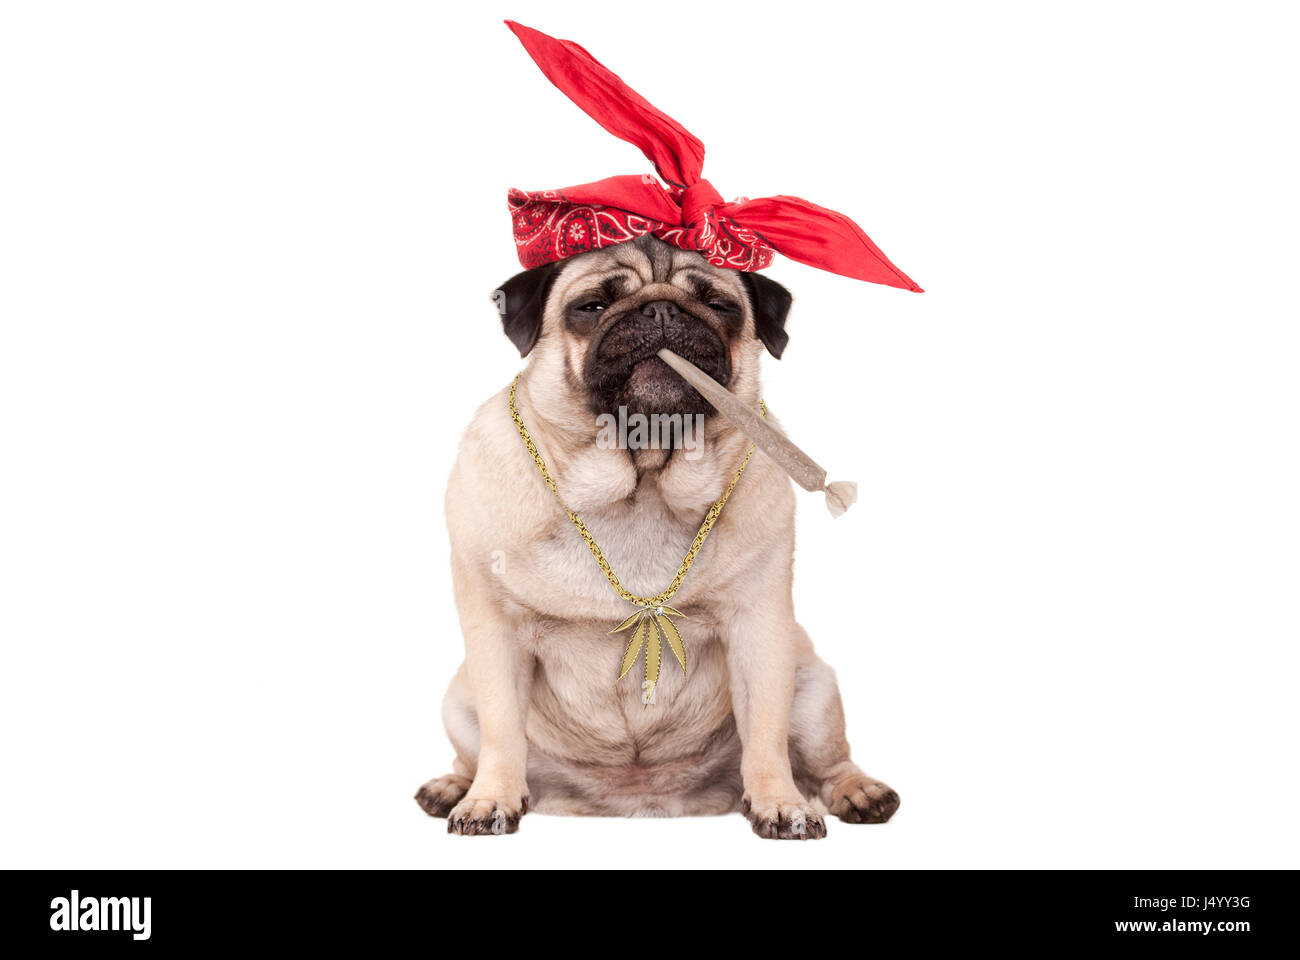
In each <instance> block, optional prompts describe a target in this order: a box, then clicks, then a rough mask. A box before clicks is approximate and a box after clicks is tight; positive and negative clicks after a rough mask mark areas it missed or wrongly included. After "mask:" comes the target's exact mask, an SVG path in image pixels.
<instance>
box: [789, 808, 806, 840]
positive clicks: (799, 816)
mask: <svg viewBox="0 0 1300 960" xmlns="http://www.w3.org/2000/svg"><path fill="white" fill-rule="evenodd" d="M790 832H791V833H792V834H794V835H795V836H796V837H806V836H807V835H808V820H807V818H805V817H804V814H803V811H802V810H800V811H799V812H798V813H796V814H795V815H794V816H792V817H791V818H790Z"/></svg>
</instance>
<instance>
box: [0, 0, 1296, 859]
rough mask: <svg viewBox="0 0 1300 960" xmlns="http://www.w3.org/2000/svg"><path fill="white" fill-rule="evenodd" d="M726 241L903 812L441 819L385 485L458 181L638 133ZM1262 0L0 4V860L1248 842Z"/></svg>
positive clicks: (596, 166) (1268, 194) (1269, 55)
mask: <svg viewBox="0 0 1300 960" xmlns="http://www.w3.org/2000/svg"><path fill="white" fill-rule="evenodd" d="M503 16H513V17H515V18H518V19H520V20H522V21H523V22H525V23H529V24H530V25H534V26H537V27H538V28H540V29H543V30H546V31H547V32H550V33H553V34H555V35H558V36H563V37H569V38H572V39H575V40H577V41H579V42H580V43H582V44H583V45H584V46H586V47H587V48H588V49H590V50H591V51H592V52H593V53H594V54H595V55H596V56H597V57H599V58H601V59H602V60H604V61H605V62H606V63H608V64H609V65H610V66H611V67H612V68H613V69H614V70H616V71H617V72H619V73H620V74H621V75H622V76H623V77H624V79H626V80H627V81H628V82H629V83H630V84H631V85H632V86H633V87H635V88H636V89H638V90H640V91H641V92H643V93H644V94H645V95H646V96H647V97H649V98H650V99H651V100H652V101H653V102H655V103H656V104H657V105H659V106H661V107H662V108H663V109H665V110H666V111H667V112H669V113H671V114H672V115H673V116H674V117H676V118H677V119H679V120H680V121H681V122H682V123H683V124H685V125H686V126H687V127H688V128H689V129H691V130H692V131H693V132H695V133H696V134H698V135H699V136H700V137H701V139H703V140H704V142H705V143H706V144H707V146H708V149H709V158H708V160H707V162H706V164H705V174H706V176H708V177H709V178H710V179H711V180H712V181H713V183H714V184H715V185H716V186H717V187H718V189H719V190H720V191H721V192H722V193H723V194H724V195H726V196H728V197H730V196H734V195H737V194H742V193H743V194H745V195H748V196H762V195H766V194H770V193H795V194H799V195H803V196H806V197H808V198H809V199H812V200H814V201H816V202H819V203H822V204H824V205H827V206H831V207H834V208H837V209H840V210H843V211H845V212H847V213H849V214H850V215H851V216H853V217H854V218H855V219H857V220H858V221H859V222H860V223H861V224H863V226H864V227H865V228H866V230H867V231H868V232H869V233H870V234H871V235H872V237H873V238H874V239H875V240H876V241H877V242H878V243H879V244H880V245H881V246H882V248H883V249H884V250H885V251H886V252H887V253H888V254H889V256H890V257H891V258H893V259H894V260H895V261H896V262H897V263H898V264H899V266H900V267H902V269H904V270H905V271H907V272H908V273H909V274H911V275H912V276H913V277H914V278H915V279H916V280H917V281H918V282H919V283H920V284H921V285H922V286H924V287H925V288H926V289H927V291H928V292H927V293H925V294H924V295H914V294H908V293H904V292H901V291H897V290H893V289H888V288H884V287H878V286H871V285H868V284H863V283H858V282H856V281H851V280H847V279H844V278H840V277H835V276H831V275H828V274H821V273H818V272H817V271H815V270H812V269H810V268H805V267H802V266H800V265H798V264H794V263H792V262H790V261H780V262H778V263H777V264H776V265H775V266H774V267H773V268H772V270H771V272H770V275H771V276H773V277H774V278H776V279H778V280H780V281H781V282H783V283H785V284H786V285H788V286H789V287H791V288H792V289H793V291H794V292H795V294H796V297H797V301H796V306H795V310H794V313H793V315H792V317H791V320H790V324H789V329H790V332H791V345H790V348H789V350H788V351H787V352H786V355H785V358H784V359H783V360H782V361H780V362H779V363H777V362H775V361H769V363H768V366H767V370H766V380H767V386H766V396H767V399H768V402H769V403H770V404H771V406H772V408H773V409H774V410H775V411H777V412H778V413H779V415H780V416H781V418H782V421H783V422H784V423H785V424H786V425H787V427H788V428H789V430H790V431H791V434H792V436H793V437H794V438H795V439H796V441H797V442H799V443H800V444H801V445H802V446H804V447H805V448H806V449H808V450H809V451H811V452H812V453H813V454H814V455H815V456H817V457H818V458H819V459H821V460H822V461H823V462H825V463H827V464H828V465H830V466H831V467H832V475H833V476H836V477H843V478H855V479H857V480H859V481H860V482H861V484H862V493H863V496H862V501H861V503H860V505H859V506H858V507H857V508H856V509H855V510H854V511H853V512H851V513H850V514H849V515H848V516H847V517H846V518H844V519H843V520H841V521H838V522H834V523H833V522H832V521H831V520H830V519H829V517H828V516H827V514H826V512H825V510H824V509H823V508H822V506H821V505H820V503H819V502H817V499H816V498H811V497H809V498H806V499H804V500H803V501H802V503H801V507H802V509H801V514H800V520H799V551H798V563H797V565H796V591H797V593H796V603H797V607H798V613H799V616H800V619H801V620H802V622H803V623H804V624H805V625H806V626H807V627H808V629H809V631H810V632H811V634H812V636H813V638H814V641H815V643H816V644H817V646H818V649H819V651H820V652H821V654H822V656H823V657H824V658H825V659H826V660H828V661H829V662H830V663H831V664H832V665H834V666H835V667H836V668H837V670H838V674H839V678H840V683H841V686H842V689H843V693H844V699H845V701H846V707H847V710H848V714H849V733H850V739H851V741H852V742H853V745H854V748H855V754H856V756H857V758H858V760H859V762H860V763H861V764H862V765H863V766H864V767H866V768H867V769H868V771H870V772H871V773H873V774H875V775H877V776H880V777H881V778H883V779H886V780H888V781H889V782H890V783H891V784H893V785H894V786H895V787H897V788H898V790H899V791H900V793H901V794H902V797H903V807H902V809H901V811H900V812H899V814H898V816H897V817H896V819H895V820H894V822H893V823H891V824H889V825H888V826H885V827H863V826H851V825H847V824H841V823H839V822H838V821H832V822H831V824H830V835H829V837H828V838H827V839H826V840H824V841H822V842H820V843H805V844H775V843H771V842H764V841H760V840H758V839H757V838H755V837H754V836H752V835H751V834H750V831H749V828H748V825H747V824H746V823H745V821H744V820H743V819H742V818H741V817H740V816H739V815H736V816H731V817H725V818H713V819H698V820H677V821H642V820H637V821H623V820H571V819H560V818H548V817H542V816H530V817H529V818H527V819H526V820H524V822H523V824H522V827H521V832H520V833H519V834H518V835H517V836H515V837H512V838H492V839H465V838H457V837H449V836H447V835H446V834H445V832H444V829H445V825H444V823H443V822H442V821H434V820H430V819H428V818H426V817H425V816H424V815H423V814H422V813H421V812H420V810H419V809H418V808H417V807H416V805H415V804H414V802H412V800H411V796H412V794H413V793H414V791H415V788H416V787H417V786H418V785H419V784H420V783H421V782H422V781H424V780H425V779H426V778H428V777H430V776H433V775H435V774H439V773H443V772H446V771H447V770H448V769H449V764H450V760H451V749H450V746H449V745H448V743H447V742H446V739H445V736H444V734H443V732H442V729H441V724H440V721H439V719H438V704H439V701H440V699H441V696H442V693H443V690H444V689H445V686H446V684H447V682H448V680H449V679H450V677H451V675H452V673H453V671H454V670H455V668H456V665H457V663H458V661H459V659H460V657H461V652H462V641H461V638H460V636H459V633H458V630H457V627H456V620H455V614H454V609H453V605H452V600H451V591H450V585H449V576H448V570H447V566H448V565H447V554H448V546H447V541H446V536H445V532H444V528H443V521H442V512H441V498H442V493H443V487H444V481H445V477H446V475H447V473H448V471H449V469H450V467H451V463H452V460H453V456H454V451H455V445H456V442H457V439H458V436H459V434H460V431H461V430H462V429H463V427H464V425H465V424H466V423H467V422H468V420H469V418H470V416H471V413H472V412H473V410H474V409H475V407H476V406H477V405H478V404H479V403H480V402H481V401H482V400H483V399H485V398H486V397H488V396H489V395H491V394H492V393H493V392H494V391H496V390H498V389H499V388H500V387H501V386H502V385H503V384H504V383H505V382H506V381H507V379H508V378H509V377H510V376H511V375H512V374H513V373H514V371H515V370H516V369H517V367H518V365H519V361H518V357H517V355H516V354H515V353H514V351H513V348H512V347H511V346H510V344H509V343H508V342H507V341H506V339H505V338H504V337H503V336H502V335H501V333H500V330H499V325H498V320H497V317H496V314H495V312H494V309H493V307H492V304H491V302H490V301H489V299H488V294H489V292H490V291H491V290H492V289H493V288H494V287H495V286H496V285H497V284H498V283H499V282H500V281H501V280H503V279H504V278H505V277H507V276H509V275H510V274H512V273H514V272H515V271H516V270H517V263H516V261H515V259H514V252H513V244H512V241H511V237H510V231H509V217H508V215H507V213H506V209H505V193H506V189H507V188H508V187H510V186H520V187H524V188H530V189H540V188H551V187H563V186H568V185H570V184H575V183H582V182H586V181H590V180H594V179H598V178H600V177H604V176H609V175H613V174H619V173H641V172H646V171H648V170H649V165H648V164H647V162H646V161H645V160H644V159H643V158H642V157H641V156H640V154H639V153H637V151H636V150H635V149H634V148H632V147H630V146H628V145H626V144H624V143H621V142H620V141H616V140H614V139H613V138H611V137H610V136H608V135H606V134H605V133H604V132H603V131H601V130H600V129H599V128H598V127H597V126H596V125H595V124H594V123H593V122H592V121H591V120H589V119H588V118H586V117H585V116H584V115H582V114H581V113H580V112H579V111H578V109H577V108H576V107H574V106H573V105H572V104H570V103H569V102H568V101H567V100H566V99H564V97H563V96H562V95H561V94H559V93H558V92H557V91H555V90H554V89H553V88H552V87H551V86H550V85H549V84H548V83H547V82H546V81H545V80H544V79H543V77H542V76H541V74H540V73H539V72H538V70H537V68H536V67H535V66H534V65H533V63H532V62H531V60H530V59H529V58H528V57H527V55H526V54H525V53H524V51H523V49H522V48H521V47H520V46H519V44H518V42H517V41H516V40H515V39H514V38H513V37H512V36H511V35H510V34H509V32H508V31H507V30H506V28H505V27H504V26H502V25H501V23H500V20H501V18H502V17H503ZM1294 28H1295V23H1294V22H1291V20H1290V13H1289V12H1288V11H1287V8H1286V5H1283V4H1277V5H1272V4H1265V3H1250V4H1226V3H1224V4H1218V5H1213V4H1197V3H1169V4H1159V3H1104V2H1091V3H1087V4H1040V3H1014V4H1013V3H992V4H965V3H951V4H940V3H915V4H900V3H896V2H890V3H859V4H852V5H850V4H834V5H830V4H827V5H819V4H815V3H800V4H797V5H790V4H772V5H763V4H760V3H748V4H744V5H738V4H727V5H722V4H713V5H705V4H694V5H691V6H690V9H689V12H685V13H683V12H682V11H681V9H680V8H678V7H675V6H673V5H663V6H654V5H649V6H647V5H643V4H617V3H609V2H607V0H605V2H600V3H591V4H576V3H571V4H560V3H549V4H545V5H542V4H525V3H523V2H515V3H512V4H510V5H508V6H503V5H500V4H496V3H484V4H473V5H449V4H445V3H359V2H358V3H318V2H317V3H238V2H223V3H161V2H160V3H114V4H100V3H56V2H51V3H43V4H7V5H5V6H4V7H3V13H2V14H0V137H3V140H4V145H3V150H0V203H2V208H0V319H2V321H3V327H2V328H0V329H2V332H0V338H2V339H0V457H3V471H2V472H0V487H2V491H0V493H2V497H0V636H2V637H3V645H4V647H3V661H2V662H0V721H2V723H3V731H2V734H0V736H2V737H3V741H2V743H0V780H2V781H3V786H2V787H0V864H2V865H3V866H7V867H146V866H148V867H234V866H408V867H409V866H429V867H448V866H454V867H474V866H507V865H510V866H591V865H606V864H609V865H619V864H623V865H652V866H674V865H680V866H688V867H690V866H725V865H732V866H750V867H759V866H816V867H1297V866H1300V857H1298V856H1297V854H1300V843H1298V842H1297V822H1298V820H1297V817H1296V814H1295V802H1296V801H1295V798H1296V795H1297V790H1298V789H1300V783H1298V782H1297V773H1296V763H1295V752H1296V737H1295V734H1296V720H1297V716H1296V705H1295V702H1296V701H1295V687H1296V677H1297V666H1298V665H1300V664H1298V662H1297V661H1298V658H1297V653H1296V641H1297V633H1298V631H1297V624H1298V621H1300V604H1298V603H1297V589H1296V588H1297V576H1298V574H1300V556H1298V547H1297V544H1298V543H1300V507H1298V505H1297V501H1298V498H1297V491H1300V456H1298V453H1297V442H1296V441H1297V435H1296V433H1297V431H1296V427H1297V412H1298V410H1300V395H1298V394H1300V389H1298V388H1297V377H1296V370H1297V361H1298V360H1300V357H1298V356H1297V352H1298V351H1297V347H1298V346H1300V334H1298V333H1297V325H1296V324H1297V319H1298V316H1297V314H1298V312H1300V311H1297V296H1296V286H1295V279H1294V278H1295V269H1296V262H1297V252H1298V251H1297V240H1296V236H1297V223H1298V222H1300V220H1298V217H1297V214H1298V213H1300V210H1298V209H1297V207H1298V206H1300V204H1297V186H1296V183H1297V178H1296V176H1295V171H1296V170H1297V169H1300V157H1298V156H1297V147H1296V136H1295V104H1294V95H1295V91H1296V89H1297V81H1298V80H1300V77H1297V66H1296V63H1297V61H1296V57H1295V49H1294V37H1295V29H1294Z"/></svg>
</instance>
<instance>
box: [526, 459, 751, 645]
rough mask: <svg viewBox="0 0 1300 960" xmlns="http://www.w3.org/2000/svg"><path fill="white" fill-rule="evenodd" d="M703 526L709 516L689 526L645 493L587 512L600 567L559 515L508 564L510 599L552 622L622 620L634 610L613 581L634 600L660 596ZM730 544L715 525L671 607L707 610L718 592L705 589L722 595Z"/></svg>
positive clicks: (640, 491)
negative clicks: (721, 576) (701, 606)
mask: <svg viewBox="0 0 1300 960" xmlns="http://www.w3.org/2000/svg"><path fill="white" fill-rule="evenodd" d="M703 519H704V513H703V511H702V512H701V514H700V516H699V517H691V518H685V517H683V516H681V515H680V514H677V513H674V511H672V510H670V509H669V508H668V506H667V504H666V503H665V502H664V501H663V499H662V498H661V497H660V496H659V495H658V494H657V493H656V492H655V491H653V490H648V489H645V485H642V486H641V487H638V490H637V492H636V493H635V494H634V495H633V496H632V497H629V498H626V499H624V500H620V501H617V502H615V503H610V504H606V505H603V506H601V507H599V508H594V509H593V508H588V509H586V510H584V511H583V513H582V520H583V522H584V523H585V525H586V528H587V531H588V532H589V534H590V535H591V538H592V541H593V542H594V543H595V544H596V545H597V547H598V548H599V551H600V554H601V557H603V559H604V566H603V567H602V565H601V562H600V559H598V558H597V556H596V555H595V554H594V552H593V551H592V550H591V548H590V546H589V545H588V543H587V542H586V540H585V539H584V538H583V537H582V535H581V533H580V532H579V531H578V529H577V528H576V527H575V526H574V525H573V524H572V523H571V522H570V521H569V519H568V518H567V516H565V515H564V514H563V513H560V512H558V511H557V513H556V518H555V521H554V522H553V523H551V524H549V525H548V526H547V527H546V529H545V533H544V535H542V536H540V537H538V538H536V539H534V540H532V541H531V542H529V543H525V544H520V545H519V546H518V547H517V549H516V550H515V551H513V557H511V556H507V564H508V565H510V566H511V567H512V569H513V575H512V576H511V577H510V580H509V589H510V592H511V593H512V594H514V595H515V596H516V598H517V599H518V600H519V601H520V602H521V603H523V604H524V605H525V606H527V607H529V608H530V609H533V610H535V611H536V612H537V613H540V614H542V615H544V616H547V617H550V618H555V619H560V620H588V619H595V620H605V619H613V620H616V621H617V620H621V619H622V618H623V617H625V616H627V615H628V614H629V613H631V612H632V610H633V607H632V605H631V604H630V603H628V601H626V600H624V599H622V598H621V597H620V596H619V595H618V594H617V593H616V591H615V590H614V589H613V587H612V584H611V581H610V574H612V575H613V576H614V577H615V578H616V579H617V580H618V582H619V584H620V585H621V586H622V587H623V588H624V589H625V590H627V591H628V592H630V593H632V594H635V595H637V596H642V597H653V596H657V595H658V594H660V593H661V592H663V591H664V590H667V589H668V588H669V587H670V585H671V584H672V582H673V580H674V578H675V577H676V575H677V573H678V572H679V571H680V570H681V568H682V565H683V562H684V560H685V558H686V556H687V554H688V552H689V551H690V550H691V547H692V543H693V541H694V539H695V537H696V534H697V533H698V531H699V529H700V524H701V523H702V521H703ZM730 540H731V538H730V537H729V536H728V531H727V530H726V526H725V524H724V523H722V522H719V523H718V524H716V525H715V529H714V530H713V532H711V533H710V536H709V537H708V539H707V540H706V542H705V544H704V546H703V547H702V548H701V549H700V550H699V552H698V553H697V554H696V556H695V559H694V562H693V563H692V565H691V568H690V570H689V571H688V572H687V574H686V576H685V577H684V578H683V579H682V582H681V585H680V587H679V589H678V591H677V592H676V593H675V594H674V596H673V599H672V600H671V601H669V602H670V603H672V604H673V605H674V606H681V605H683V604H695V605H697V606H698V605H699V604H701V603H704V602H707V601H706V599H705V598H706V596H707V594H709V593H711V592H713V590H712V589H705V588H706V587H710V588H716V587H717V586H718V585H719V583H718V578H719V573H720V572H721V571H725V570H726V569H728V568H729V567H730V566H731V564H730V563H727V562H726V560H727V557H726V555H727V553H728V549H729V547H730V546H731V543H730ZM512 559H513V563H511V560H512ZM700 612H701V613H703V612H704V611H700Z"/></svg>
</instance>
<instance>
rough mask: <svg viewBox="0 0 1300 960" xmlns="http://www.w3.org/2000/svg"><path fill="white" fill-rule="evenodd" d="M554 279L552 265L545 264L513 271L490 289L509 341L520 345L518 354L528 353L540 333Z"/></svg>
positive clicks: (553, 265) (526, 354) (553, 266)
mask: <svg viewBox="0 0 1300 960" xmlns="http://www.w3.org/2000/svg"><path fill="white" fill-rule="evenodd" d="M554 279H555V264H553V263H548V264H546V265H544V266H541V267H533V269H531V270H525V271H524V272H523V273H516V274H515V275H514V276H513V277H511V278H510V279H509V280H507V281H506V282H505V283H503V284H501V286H499V287H497V289H495V290H493V291H492V302H493V303H495V304H496V306H497V312H498V313H500V314H501V325H502V326H503V327H504V328H505V331H506V336H507V337H509V338H510V342H511V343H513V344H514V345H515V346H516V347H518V348H519V355H520V356H521V357H526V356H528V351H529V350H531V349H533V345H534V344H535V343H537V338H538V337H539V336H541V334H542V314H543V313H544V312H545V310H546V298H547V296H548V295H549V294H550V292H551V282H552V281H553V280H554Z"/></svg>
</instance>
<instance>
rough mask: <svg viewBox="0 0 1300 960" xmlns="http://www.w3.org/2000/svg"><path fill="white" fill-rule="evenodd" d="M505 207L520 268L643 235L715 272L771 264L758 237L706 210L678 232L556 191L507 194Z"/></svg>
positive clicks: (767, 247) (672, 226)
mask: <svg viewBox="0 0 1300 960" xmlns="http://www.w3.org/2000/svg"><path fill="white" fill-rule="evenodd" d="M678 192H683V191H678ZM507 202H508V203H509V205H510V215H511V217H512V218H513V221H514V233H515V246H516V247H517V249H518V253H519V262H520V263H521V264H522V265H523V266H524V267H526V268H532V267H540V266H542V265H543V264H546V263H554V262H555V261H556V260H563V259H565V258H566V257H571V256H574V255H575V254H579V253H587V252H588V251H591V250H601V249H603V248H605V247H612V246H614V245H615V244H619V243H626V242H627V241H629V240H635V239H636V238H637V237H643V236H645V235H646V234H647V233H648V234H653V235H654V236H656V237H658V238H659V239H660V240H663V241H664V242H665V243H670V244H672V245H673V246H675V247H678V248H679V249H682V250H694V251H697V252H698V253H701V254H703V255H704V258H705V259H706V260H708V261H709V263H711V264H713V265H714V266H715V267H728V268H730V269H732V270H744V271H754V270H762V269H763V268H764V267H766V266H768V265H770V264H771V262H772V254H773V252H774V251H773V249H772V247H771V246H770V245H768V244H767V243H765V242H764V241H763V238H762V237H760V236H759V235H758V234H757V233H756V232H755V231H753V230H747V229H746V228H744V227H742V226H741V225H739V224H738V223H736V222H735V221H734V220H731V219H729V218H727V217H725V216H722V215H721V214H719V213H717V212H716V211H712V210H710V211H708V212H707V213H706V214H705V219H704V220H703V221H702V222H700V223H698V224H692V225H691V226H682V225H681V224H676V223H664V222H663V221H660V220H651V219H648V218H646V217H643V216H641V215H640V214H636V213H632V212H631V211H629V210H620V209H619V208H617V207H610V206H605V205H603V204H582V203H572V202H570V201H569V200H568V199H567V198H566V197H565V196H564V193H563V192H562V191H559V190H537V191H533V192H529V191H525V190H511V191H510V195H509V199H508V201H507Z"/></svg>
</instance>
